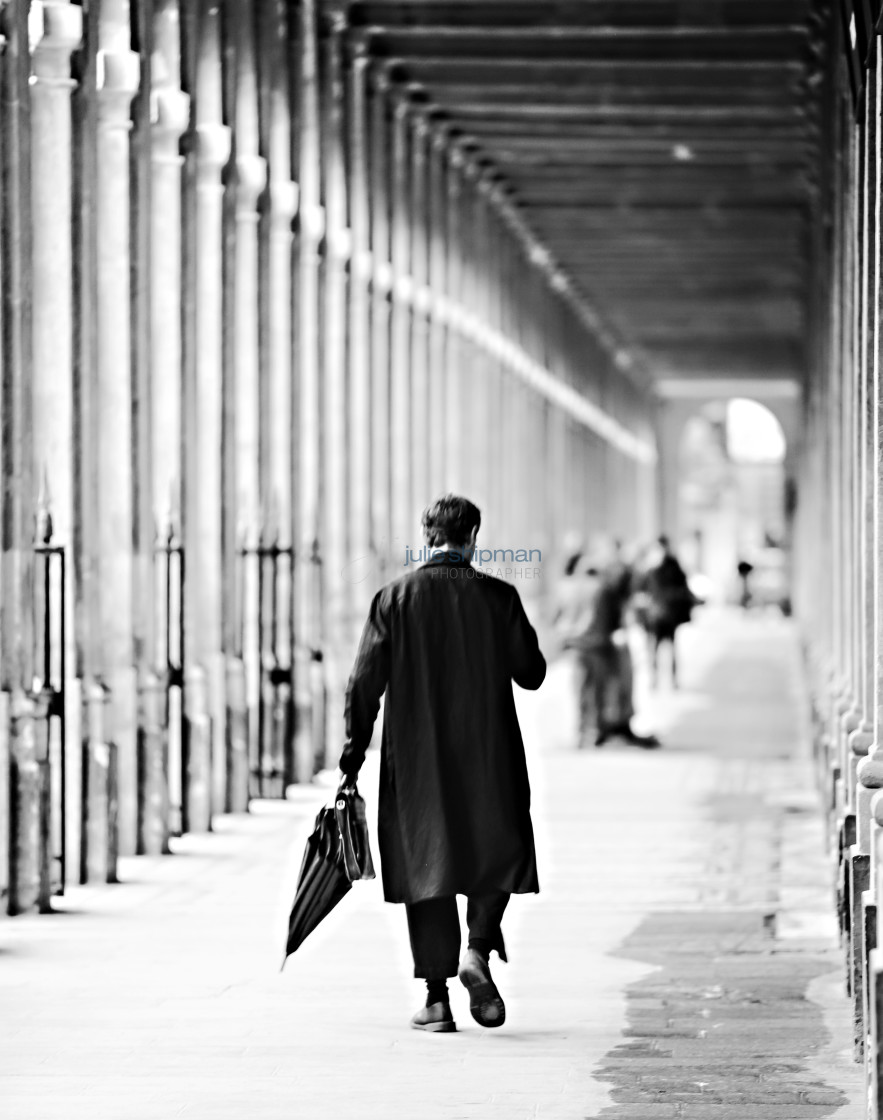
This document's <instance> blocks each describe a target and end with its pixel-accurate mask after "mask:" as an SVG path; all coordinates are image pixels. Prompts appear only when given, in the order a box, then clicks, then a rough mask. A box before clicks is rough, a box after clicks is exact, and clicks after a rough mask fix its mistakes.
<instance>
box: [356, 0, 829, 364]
mask: <svg viewBox="0 0 883 1120" xmlns="http://www.w3.org/2000/svg"><path fill="white" fill-rule="evenodd" d="M816 7H817V5H816V4H815V3H814V2H813V0H408V2H402V0H397V2H393V0H364V2H361V0H360V2H356V3H354V4H353V5H352V7H351V19H352V22H353V23H354V24H356V25H360V26H362V27H364V28H366V29H368V30H369V31H370V32H371V37H370V38H371V43H372V52H373V53H374V54H376V55H378V56H380V57H383V58H385V59H387V60H389V61H390V62H391V63H393V64H394V65H395V67H396V73H397V75H398V76H399V77H400V78H401V80H403V81H405V82H409V83H414V84H415V85H416V86H418V87H420V88H421V89H422V90H423V91H424V92H425V95H426V97H427V98H428V100H429V102H430V103H431V104H432V105H433V106H435V107H436V108H437V110H438V112H439V113H440V114H442V115H443V116H444V117H445V118H446V119H447V120H448V121H449V122H450V124H451V125H452V127H453V128H455V129H456V130H458V131H459V132H460V133H462V134H463V137H464V138H466V139H467V140H470V141H472V142H473V143H474V145H475V147H476V149H477V154H478V157H479V158H481V159H484V160H486V161H487V162H488V163H489V164H490V165H491V166H492V167H493V168H494V169H495V170H496V172H497V173H498V174H499V175H500V177H501V178H502V179H503V180H504V181H505V183H506V184H507V186H508V188H509V189H510V191H511V194H512V197H513V200H514V201H515V202H516V203H517V204H518V205H519V206H520V208H521V209H522V211H523V213H524V215H525V217H526V219H527V222H528V225H529V226H530V227H531V228H532V230H533V232H534V233H535V234H536V235H537V236H538V238H539V239H540V240H541V241H542V242H544V244H545V245H546V246H547V247H548V249H549V250H550V252H551V253H552V255H553V257H554V258H555V260H556V261H557V262H558V263H559V265H560V266H561V268H562V270H563V271H564V272H565V273H566V274H567V275H568V277H569V278H570V279H571V281H572V282H573V283H574V284H575V286H576V287H577V289H578V290H579V291H580V292H581V293H583V294H584V296H585V297H586V298H587V299H588V300H589V301H590V302H591V303H592V304H593V305H594V307H595V308H596V309H597V311H598V312H600V313H601V315H602V316H604V317H606V319H607V320H608V321H609V322H610V323H611V325H612V326H614V327H615V328H616V330H617V332H618V333H619V334H620V336H621V337H622V338H623V339H624V340H625V342H626V344H627V345H629V346H631V347H632V348H633V349H634V351H635V353H636V354H638V355H639V356H640V357H641V358H642V359H643V361H644V364H645V365H646V366H647V368H648V369H649V370H650V371H651V372H652V374H653V375H654V376H655V377H657V378H658V379H660V380H663V381H665V380H666V379H672V378H678V379H683V378H708V377H727V378H744V377H748V378H793V379H799V378H800V376H801V371H802V365H803V344H802V338H803V328H804V316H805V313H806V312H805V290H806V286H807V271H808V261H807V222H808V213H809V205H808V199H809V195H810V189H811V188H810V184H811V180H812V174H813V168H814V164H815V162H816V160H817V154H816V151H815V148H816V143H817V126H816V113H815V111H814V109H815V107H814V105H813V98H814V96H815V94H814V92H813V90H814V88H815V85H816V83H815V82H814V77H813V75H814V68H815V67H816V66H817V65H818V63H817V54H818V52H817V50H816V48H815V44H814V43H813V40H812V35H813V34H814V33H815V34H817V33H818V32H817V31H815V32H814V30H813V28H814V23H813V13H814V9H815V8H816Z"/></svg>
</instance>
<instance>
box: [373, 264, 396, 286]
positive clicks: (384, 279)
mask: <svg viewBox="0 0 883 1120" xmlns="http://www.w3.org/2000/svg"><path fill="white" fill-rule="evenodd" d="M392 277H393V271H392V263H391V262H390V261H377V260H375V262H374V277H373V281H372V284H373V288H374V291H375V292H382V293H383V294H384V295H386V294H388V293H389V292H390V291H392Z"/></svg>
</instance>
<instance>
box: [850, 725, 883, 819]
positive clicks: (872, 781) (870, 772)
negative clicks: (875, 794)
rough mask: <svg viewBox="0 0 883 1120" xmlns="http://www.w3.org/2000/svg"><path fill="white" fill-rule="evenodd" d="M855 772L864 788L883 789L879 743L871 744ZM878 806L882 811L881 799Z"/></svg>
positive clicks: (882, 750)
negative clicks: (869, 749)
mask: <svg viewBox="0 0 883 1120" xmlns="http://www.w3.org/2000/svg"><path fill="white" fill-rule="evenodd" d="M856 773H857V775H858V780H859V781H860V782H861V784H862V785H863V786H864V787H865V789H883V749H881V747H880V745H879V744H873V745H872V749H871V751H870V752H869V753H868V754H867V756H866V757H865V758H863V759H862V760H861V761H860V762H859V764H858V767H857V768H856ZM880 807H881V811H883V800H881V803H880ZM878 823H879V818H878Z"/></svg>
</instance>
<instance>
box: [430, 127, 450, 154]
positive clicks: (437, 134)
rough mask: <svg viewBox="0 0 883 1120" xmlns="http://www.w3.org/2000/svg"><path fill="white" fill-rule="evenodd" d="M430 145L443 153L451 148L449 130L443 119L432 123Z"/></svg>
mask: <svg viewBox="0 0 883 1120" xmlns="http://www.w3.org/2000/svg"><path fill="white" fill-rule="evenodd" d="M432 146H433V148H434V149H435V151H437V152H441V153H442V154H443V155H446V154H447V153H448V152H449V151H450V150H451V130H450V128H449V127H448V125H446V124H445V123H444V122H443V121H433V123H432Z"/></svg>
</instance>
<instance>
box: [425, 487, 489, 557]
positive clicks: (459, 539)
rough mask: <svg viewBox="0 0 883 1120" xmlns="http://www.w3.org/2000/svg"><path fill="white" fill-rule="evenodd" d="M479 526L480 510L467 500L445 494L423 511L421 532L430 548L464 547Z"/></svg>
mask: <svg viewBox="0 0 883 1120" xmlns="http://www.w3.org/2000/svg"><path fill="white" fill-rule="evenodd" d="M480 525H481V510H480V509H479V508H478V506H475V505H473V504H472V502H470V501H469V499H468V498H460V497H458V496H457V495H456V494H445V495H444V497H442V498H436V500H435V501H434V502H433V503H432V505H431V506H427V508H426V509H425V510H424V511H423V532H424V534H425V536H426V543H427V544H428V545H429V547H430V548H441V546H442V545H445V544H448V545H461V546H463V545H465V544H466V543H467V542H468V540H469V538H470V537H471V536H472V530H473V529H477V528H478V527H479V526H480Z"/></svg>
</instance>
